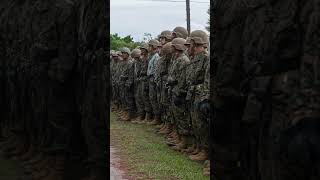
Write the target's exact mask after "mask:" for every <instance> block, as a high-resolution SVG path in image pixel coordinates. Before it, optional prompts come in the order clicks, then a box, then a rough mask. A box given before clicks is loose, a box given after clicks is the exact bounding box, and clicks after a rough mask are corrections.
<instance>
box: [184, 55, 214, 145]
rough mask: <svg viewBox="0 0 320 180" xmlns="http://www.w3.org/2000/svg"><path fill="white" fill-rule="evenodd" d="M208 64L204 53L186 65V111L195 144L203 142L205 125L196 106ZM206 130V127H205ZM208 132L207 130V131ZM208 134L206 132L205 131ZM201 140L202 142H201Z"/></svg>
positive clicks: (199, 99)
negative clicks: (188, 115)
mask: <svg viewBox="0 0 320 180" xmlns="http://www.w3.org/2000/svg"><path fill="white" fill-rule="evenodd" d="M208 64H209V57H208V55H207V54H205V52H203V53H200V54H197V55H196V56H195V57H194V59H193V60H192V62H191V63H190V64H189V65H188V68H187V69H188V72H187V74H188V76H187V78H188V79H187V84H188V95H187V98H186V99H187V102H188V107H189V108H188V110H189V112H191V114H190V115H191V122H190V125H191V124H192V132H193V133H194V136H195V138H196V142H199V143H200V144H201V142H203V139H202V138H203V137H201V135H203V133H205V132H203V128H204V126H205V124H204V123H203V120H206V119H203V118H202V119H200V118H199V113H200V112H199V108H198V105H199V103H200V102H201V97H202V86H203V85H202V84H203V83H204V77H205V70H206V66H208ZM207 128H208V127H207ZM207 130H208V129H207ZM207 132H208V131H207ZM201 139H202V141H201Z"/></svg>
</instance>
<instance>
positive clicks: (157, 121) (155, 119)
mask: <svg viewBox="0 0 320 180" xmlns="http://www.w3.org/2000/svg"><path fill="white" fill-rule="evenodd" d="M160 123H161V120H160V116H159V115H156V116H154V119H153V121H152V122H151V123H150V125H159V124H160Z"/></svg>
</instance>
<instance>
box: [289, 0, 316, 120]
mask: <svg viewBox="0 0 320 180" xmlns="http://www.w3.org/2000/svg"><path fill="white" fill-rule="evenodd" d="M317 2H318V1H317V0H308V1H307V2H306V3H305V5H304V7H303V9H302V11H301V16H300V19H301V20H300V23H301V24H303V30H304V32H305V33H304V37H303V54H302V57H301V65H300V87H299V90H298V92H297V94H296V97H293V101H295V102H294V103H291V104H295V106H294V107H293V108H294V110H293V111H294V117H293V119H294V121H299V120H300V119H303V118H305V117H313V118H319V117H320V86H319V84H320V73H319V72H320V57H319V54H320V46H319V45H320V34H319V28H320V14H319V11H320V5H319V3H317ZM293 123H295V122H293Z"/></svg>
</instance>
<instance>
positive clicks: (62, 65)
mask: <svg viewBox="0 0 320 180" xmlns="http://www.w3.org/2000/svg"><path fill="white" fill-rule="evenodd" d="M76 22H77V21H76V14H75V10H74V8H71V7H70V8H69V9H66V10H64V11H63V12H62V13H61V14H60V19H59V27H58V31H59V35H60V37H59V38H60V41H59V46H58V47H59V50H58V73H57V80H58V81H59V82H65V81H66V80H67V78H68V77H70V75H71V73H72V72H71V71H72V69H73V67H74V65H75V62H76V58H77V27H76Z"/></svg>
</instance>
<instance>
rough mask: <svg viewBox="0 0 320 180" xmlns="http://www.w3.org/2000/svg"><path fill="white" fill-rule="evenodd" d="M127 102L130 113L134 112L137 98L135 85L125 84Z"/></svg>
mask: <svg viewBox="0 0 320 180" xmlns="http://www.w3.org/2000/svg"><path fill="white" fill-rule="evenodd" d="M124 95H125V102H126V110H127V111H128V112H130V113H134V112H135V109H136V106H135V99H134V86H133V85H130V86H129V85H125V94H124Z"/></svg>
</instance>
